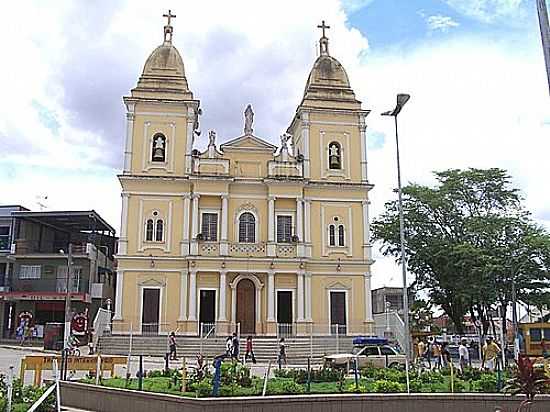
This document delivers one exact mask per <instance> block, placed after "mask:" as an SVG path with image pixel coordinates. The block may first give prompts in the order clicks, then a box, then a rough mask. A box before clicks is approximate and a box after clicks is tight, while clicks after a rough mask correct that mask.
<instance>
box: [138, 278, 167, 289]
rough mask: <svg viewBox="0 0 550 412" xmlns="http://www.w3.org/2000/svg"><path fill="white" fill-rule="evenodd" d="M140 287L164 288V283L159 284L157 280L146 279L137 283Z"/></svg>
mask: <svg viewBox="0 0 550 412" xmlns="http://www.w3.org/2000/svg"><path fill="white" fill-rule="evenodd" d="M139 285H140V286H156V287H163V286H166V283H165V282H161V281H159V280H157V279H151V278H150V279H147V280H143V281H141V282H139Z"/></svg>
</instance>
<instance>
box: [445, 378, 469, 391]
mask: <svg viewBox="0 0 550 412" xmlns="http://www.w3.org/2000/svg"><path fill="white" fill-rule="evenodd" d="M450 385H451V384H450V382H449V387H450ZM453 389H454V392H455V393H461V392H468V384H467V383H466V382H465V381H463V380H462V379H455V380H454V381H453Z"/></svg>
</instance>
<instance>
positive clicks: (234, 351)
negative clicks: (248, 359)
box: [231, 333, 239, 360]
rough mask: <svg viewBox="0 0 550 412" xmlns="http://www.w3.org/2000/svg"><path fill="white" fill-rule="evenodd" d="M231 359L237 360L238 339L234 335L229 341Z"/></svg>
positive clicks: (234, 334)
mask: <svg viewBox="0 0 550 412" xmlns="http://www.w3.org/2000/svg"><path fill="white" fill-rule="evenodd" d="M231 358H232V359H236V360H239V338H238V337H237V334H236V333H233V338H232V339H231Z"/></svg>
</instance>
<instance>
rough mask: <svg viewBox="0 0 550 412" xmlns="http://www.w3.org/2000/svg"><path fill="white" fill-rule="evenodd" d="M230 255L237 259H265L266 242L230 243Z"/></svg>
mask: <svg viewBox="0 0 550 412" xmlns="http://www.w3.org/2000/svg"><path fill="white" fill-rule="evenodd" d="M229 255H230V256H235V257H264V256H265V255H266V244H265V242H260V243H230V244H229Z"/></svg>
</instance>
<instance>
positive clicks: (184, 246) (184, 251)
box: [181, 193, 191, 256]
mask: <svg viewBox="0 0 550 412" xmlns="http://www.w3.org/2000/svg"><path fill="white" fill-rule="evenodd" d="M190 205H191V195H190V194H188V193H186V194H184V195H183V236H182V242H181V255H182V256H188V255H189V209H190Z"/></svg>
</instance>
